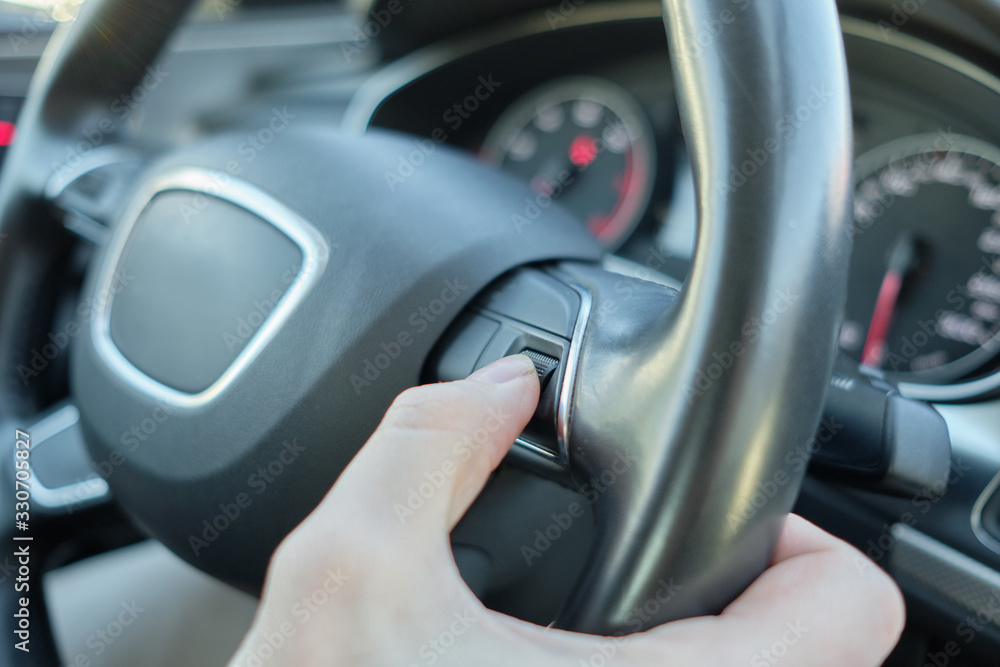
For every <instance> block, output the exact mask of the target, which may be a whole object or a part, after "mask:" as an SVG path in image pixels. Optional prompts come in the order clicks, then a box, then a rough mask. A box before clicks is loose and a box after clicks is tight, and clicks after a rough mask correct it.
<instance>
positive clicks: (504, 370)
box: [469, 354, 535, 384]
mask: <svg viewBox="0 0 1000 667" xmlns="http://www.w3.org/2000/svg"><path fill="white" fill-rule="evenodd" d="M534 374H535V364H533V363H532V362H531V359H529V358H528V357H526V356H524V355H523V354H515V355H513V356H510V357H504V358H503V359H500V360H498V361H494V362H493V363H492V364H490V365H489V366H484V367H483V368H480V369H479V370H478V371H476V372H475V373H473V374H472V375H470V376H469V379H470V380H475V381H477V382H488V383H489V384H503V383H504V382H510V381H511V380H516V379H517V378H520V377H524V376H525V375H534Z"/></svg>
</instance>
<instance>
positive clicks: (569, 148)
mask: <svg viewBox="0 0 1000 667" xmlns="http://www.w3.org/2000/svg"><path fill="white" fill-rule="evenodd" d="M482 156H483V157H484V159H486V160H487V161H488V162H490V163H492V164H496V165H498V166H500V167H501V168H503V169H504V170H506V171H509V172H510V173H512V174H514V175H515V176H517V177H519V178H521V179H523V180H524V181H525V182H526V183H529V184H530V185H531V188H532V189H533V190H534V191H535V192H536V193H537V194H536V199H537V201H536V202H533V203H534V205H535V206H536V207H544V206H547V205H550V204H551V202H552V201H558V202H559V203H560V204H561V205H562V206H563V207H565V208H566V209H568V210H569V211H570V212H571V213H573V214H575V215H576V216H577V218H579V219H580V221H581V222H582V223H583V224H585V225H586V226H587V229H588V230H589V231H590V233H591V234H593V235H594V236H595V237H596V238H597V239H598V240H599V241H600V242H601V243H602V244H603V245H604V246H605V247H606V248H608V249H614V248H617V247H618V246H619V245H621V243H622V242H624V241H625V239H626V238H628V236H629V234H630V233H631V232H632V230H633V229H634V228H635V226H636V224H637V223H638V222H639V220H640V219H641V218H642V215H643V213H644V212H645V210H646V207H647V205H648V204H649V198H650V195H651V193H652V189H653V188H652V185H653V170H654V167H655V164H654V161H655V146H654V139H653V131H652V129H651V128H650V126H649V121H648V120H647V118H646V116H645V114H644V112H643V111H642V109H641V108H640V106H639V104H638V102H636V101H635V99H634V98H633V97H632V96H631V95H629V94H628V93H627V92H625V91H624V90H622V89H621V88H619V87H618V86H615V85H614V84H611V83H609V82H607V81H604V80H603V79H594V78H583V77H574V78H569V79H560V80H557V81H554V82H551V83H549V84H547V85H545V86H543V87H542V88H539V89H536V90H534V91H532V92H529V93H527V94H526V95H524V97H522V98H521V99H520V100H518V101H517V102H515V103H514V104H513V105H512V106H511V107H510V108H509V109H508V110H507V111H506V112H504V114H503V115H502V116H501V117H500V119H499V120H498V121H497V123H496V125H494V126H493V129H492V130H490V132H489V134H488V135H487V137H486V139H485V141H484V143H483V149H482ZM529 203H532V202H529ZM529 208H530V206H529Z"/></svg>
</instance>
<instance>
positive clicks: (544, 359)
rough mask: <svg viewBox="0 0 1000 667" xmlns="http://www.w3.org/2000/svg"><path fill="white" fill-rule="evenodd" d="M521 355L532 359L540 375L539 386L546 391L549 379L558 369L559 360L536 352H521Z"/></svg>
mask: <svg viewBox="0 0 1000 667" xmlns="http://www.w3.org/2000/svg"><path fill="white" fill-rule="evenodd" d="M521 354H523V355H524V356H526V357H528V358H529V359H531V361H532V363H534V364H535V372H536V373H538V384H539V385H540V386H541V390H542V391H545V385H547V384H548V383H549V379H550V378H551V377H552V374H553V373H554V372H555V370H556V368H558V366H559V360H558V359H556V358H555V357H550V356H549V355H547V354H542V353H541V352H536V351H535V350H521Z"/></svg>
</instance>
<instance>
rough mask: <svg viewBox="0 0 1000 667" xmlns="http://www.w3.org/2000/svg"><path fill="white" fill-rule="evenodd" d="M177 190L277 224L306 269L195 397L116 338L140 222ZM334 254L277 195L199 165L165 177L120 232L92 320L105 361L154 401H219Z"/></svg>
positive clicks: (136, 203)
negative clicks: (150, 371)
mask: <svg viewBox="0 0 1000 667" xmlns="http://www.w3.org/2000/svg"><path fill="white" fill-rule="evenodd" d="M171 190H182V191H190V192H196V193H203V194H205V195H209V196H213V197H216V198H219V199H223V200H225V201H228V202H230V203H232V204H235V205H237V206H239V207H241V208H244V209H246V210H247V211H249V212H251V213H253V214H254V215H256V216H258V217H259V218H261V219H262V220H264V221H265V222H267V223H269V224H271V225H273V226H274V227H275V228H277V229H278V230H279V231H281V232H282V233H283V234H285V235H286V236H287V237H288V238H289V239H291V240H292V241H293V242H294V243H295V244H296V245H297V246H298V247H299V249H300V250H301V251H302V268H301V269H300V270H299V273H298V275H297V276H296V277H295V279H294V280H293V281H292V283H291V285H289V287H288V290H287V291H286V292H285V294H284V295H283V296H282V297H281V300H280V301H279V302H278V304H277V305H276V306H275V308H274V310H273V311H272V312H271V314H270V315H269V316H268V318H267V319H266V320H264V322H263V324H261V326H260V328H259V329H258V330H257V332H256V333H255V334H254V335H253V337H251V338H250V340H249V341H248V342H247V344H246V346H245V347H244V348H243V350H242V351H241V352H240V354H239V355H237V356H236V359H235V360H234V361H233V363H232V364H230V365H229V367H228V368H226V370H225V371H224V372H223V373H222V375H221V376H219V378H218V379H217V380H216V381H215V382H213V383H212V385H211V386H209V387H208V388H207V389H205V390H203V391H201V392H198V393H195V394H191V393H187V392H183V391H178V390H177V389H174V388H172V387H168V386H167V385H165V384H162V383H161V382H158V381H157V380H154V379H153V378H151V377H150V376H148V375H146V374H145V373H143V372H142V371H141V370H139V369H138V368H136V367H135V366H134V365H133V364H132V363H131V362H130V361H129V360H128V359H126V358H125V356H124V355H123V354H122V353H121V350H119V349H118V347H117V346H116V345H115V343H114V340H112V337H111V310H112V308H113V301H114V293H115V292H114V288H115V281H116V280H117V279H116V275H118V273H119V271H121V269H122V266H123V264H124V258H125V255H126V253H127V251H128V249H129V247H130V246H131V243H132V241H133V237H134V234H133V232H134V230H135V226H136V223H137V222H138V220H139V217H140V215H141V214H142V212H143V211H144V210H145V209H146V207H147V206H148V205H149V203H150V202H151V201H152V200H153V198H154V197H156V195H158V194H160V193H162V192H167V191H171ZM329 256H330V249H329V246H328V245H327V242H326V240H325V239H324V238H323V236H322V235H321V234H320V233H319V231H317V230H316V228H314V227H313V226H312V225H311V224H309V223H308V222H307V221H306V220H305V219H304V218H302V217H301V216H300V215H299V214H297V213H295V212H294V211H292V210H291V209H290V208H288V207H287V206H285V205H284V204H282V203H281V202H279V201H278V200H277V199H274V198H273V197H272V196H271V195H269V194H267V193H265V192H264V191H262V190H260V189H258V188H257V187H255V186H253V185H251V184H249V183H247V182H245V181H241V180H239V179H237V178H235V177H233V176H231V175H229V174H226V173H223V172H217V171H212V170H208V169H202V168H196V167H185V168H182V169H178V170H176V171H172V172H169V173H166V174H163V175H161V176H158V177H156V178H154V179H153V180H151V181H150V182H149V183H147V184H146V185H145V186H144V187H143V188H142V190H141V191H140V192H139V193H138V194H137V195H136V196H135V197H134V198H133V200H132V202H131V203H130V204H129V207H128V208H127V209H126V212H125V214H124V216H123V218H122V220H121V222H120V223H119V224H118V225H117V227H116V228H115V230H114V235H113V237H112V239H111V243H110V245H109V248H108V253H107V255H106V256H105V261H104V263H103V264H102V265H101V270H100V273H99V274H98V278H97V282H96V287H95V292H94V293H95V295H96V296H95V298H94V304H93V305H94V316H93V319H92V321H91V326H92V335H93V339H94V346H95V348H96V349H97V353H98V354H99V355H100V356H101V357H102V358H103V360H104V362H105V363H107V364H108V366H109V367H110V368H112V369H114V370H115V372H116V373H117V374H118V376H119V377H120V378H121V379H122V380H124V381H125V382H128V383H129V384H130V385H132V386H133V387H134V388H136V389H138V390H139V391H141V392H143V393H144V394H146V395H147V396H149V397H150V398H151V399H153V400H156V401H159V402H162V403H166V404H168V405H171V406H175V407H178V408H198V407H202V406H204V405H206V404H208V403H210V402H211V401H213V400H215V399H216V398H218V396H219V395H220V394H222V392H223V391H225V390H226V387H228V386H229V385H230V384H232V383H233V382H234V381H235V380H236V378H238V377H239V375H240V374H241V373H242V372H243V371H244V370H245V369H246V368H247V367H248V366H249V365H250V364H251V363H252V362H253V360H254V359H256V358H257V356H258V355H259V354H260V353H261V351H263V349H264V347H265V346H266V345H267V344H268V343H269V342H270V341H271V339H273V338H274V336H275V335H276V334H277V333H278V330H280V329H281V327H282V326H283V325H284V324H285V322H286V321H287V320H288V318H289V317H290V316H291V314H292V312H293V311H294V310H295V308H296V307H297V306H298V305H299V304H300V303H301V302H302V301H303V300H304V299H305V298H306V296H307V295H308V294H309V292H310V290H312V288H313V286H314V285H315V284H316V282H317V281H318V280H319V277H320V276H321V275H322V273H323V271H324V269H325V268H326V264H327V260H328V259H329Z"/></svg>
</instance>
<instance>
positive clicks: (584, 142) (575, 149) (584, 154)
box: [569, 134, 597, 167]
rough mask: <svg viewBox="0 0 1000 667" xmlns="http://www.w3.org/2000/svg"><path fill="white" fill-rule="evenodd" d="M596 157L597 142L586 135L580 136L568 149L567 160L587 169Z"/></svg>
mask: <svg viewBox="0 0 1000 667" xmlns="http://www.w3.org/2000/svg"><path fill="white" fill-rule="evenodd" d="M596 157H597V142H596V141H594V139H592V138H591V137H588V136H587V135H586V134H581V135H580V136H578V137H577V138H576V139H574V140H573V143H572V144H570V147H569V159H570V161H571V162H572V163H573V164H575V165H576V166H578V167H588V166H590V163H591V162H593V161H594V158H596Z"/></svg>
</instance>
